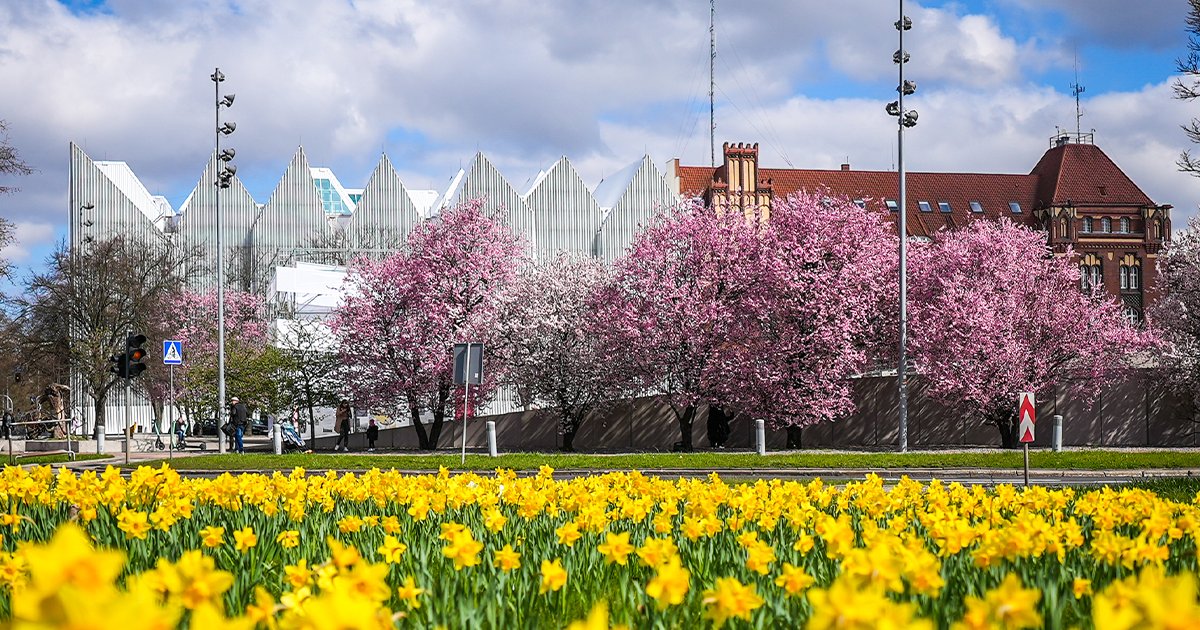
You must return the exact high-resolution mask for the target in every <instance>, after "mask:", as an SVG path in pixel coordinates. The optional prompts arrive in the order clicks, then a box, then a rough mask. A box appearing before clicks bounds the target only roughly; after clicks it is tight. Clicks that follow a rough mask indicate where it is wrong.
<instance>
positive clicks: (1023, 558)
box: [0, 467, 1200, 630]
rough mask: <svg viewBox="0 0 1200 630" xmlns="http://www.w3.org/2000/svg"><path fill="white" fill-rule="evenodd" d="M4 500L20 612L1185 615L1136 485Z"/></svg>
mask: <svg viewBox="0 0 1200 630" xmlns="http://www.w3.org/2000/svg"><path fill="white" fill-rule="evenodd" d="M1198 499H1200V497H1198ZM0 509H2V510H3V513H0V532H2V533H3V540H2V543H0V548H2V549H3V551H2V552H0V620H3V621H2V623H3V625H5V626H7V627H12V628H65V627H71V628H118V629H120V630H137V629H140V628H163V629H165V628H176V627H180V628H195V629H203V630H209V629H220V628H256V627H257V628H282V629H290V628H312V629H317V628H393V627H401V628H410V627H415V628H434V627H446V628H513V629H517V628H563V627H571V628H608V627H610V624H611V625H613V626H627V627H636V628H643V627H645V628H699V627H706V626H714V627H722V626H724V627H756V628H762V627H807V628H888V627H892V628H902V627H918V628H935V627H936V628H954V629H958V628H965V629H971V628H997V627H999V628H1023V627H1043V626H1046V627H1053V628H1065V627H1096V628H1102V629H1107V628H1132V627H1168V626H1167V624H1168V623H1170V624H1174V625H1173V626H1170V627H1181V628H1183V627H1200V604H1198V603H1197V545H1196V540H1197V534H1198V533H1200V504H1198V502H1197V500H1193V501H1192V502H1191V503H1186V504H1185V503H1177V502H1173V501H1167V500H1163V499H1160V498H1158V497H1156V496H1155V495H1154V494H1153V493H1151V492H1147V491H1145V490H1119V491H1114V490H1111V489H1107V488H1105V489H1101V490H1093V491H1086V492H1083V491H1076V490H1072V489H1047V488H1042V487H1036V486H1035V487H1032V488H1029V489H1023V488H1014V487H1011V486H999V487H997V488H995V489H993V490H988V489H984V488H982V487H963V486H961V485H958V484H949V485H945V484H942V483H939V482H933V483H930V484H927V485H922V484H920V483H917V482H913V481H910V480H907V479H905V480H903V481H901V482H900V483H898V484H896V486H895V487H893V488H890V489H889V488H885V487H884V486H883V483H882V482H881V480H880V479H879V478H877V477H874V476H870V477H867V478H866V479H865V480H864V481H862V482H856V483H850V484H847V485H846V486H845V487H840V488H839V487H832V486H827V485H824V484H822V483H821V481H819V480H818V481H813V482H811V483H807V484H806V483H795V482H781V481H760V482H757V483H754V484H741V485H727V484H725V483H724V482H723V481H721V479H719V478H718V477H717V476H716V475H711V476H709V477H708V478H705V479H683V480H679V481H665V480H659V479H655V478H650V477H646V476H644V475H642V474H639V473H637V472H633V473H611V474H606V475H600V476H590V477H580V478H575V479H570V480H565V481H556V480H555V479H554V477H553V471H552V470H550V469H549V468H543V469H542V471H541V472H540V473H539V474H538V475H536V476H532V477H518V476H517V475H516V474H515V473H513V472H512V471H505V470H498V471H496V473H495V474H494V475H486V476H484V475H476V474H462V475H451V474H449V473H448V471H445V470H443V471H441V472H440V473H439V474H437V475H425V476H406V475H402V474H399V473H396V472H394V471H392V472H384V471H379V470H371V471H368V472H366V473H364V474H361V475H356V474H345V475H340V476H339V475H336V474H333V473H330V474H328V475H322V476H309V475H307V474H306V473H305V472H304V471H303V470H299V469H297V470H295V471H293V472H292V473H291V474H287V475H285V474H281V473H276V474H274V475H271V476H265V475H255V474H246V475H239V476H232V475H222V476H220V477H218V478H216V479H183V478H180V477H179V476H178V475H177V474H176V473H175V472H174V471H172V470H170V469H169V468H166V467H163V468H159V469H151V468H139V469H137V470H136V471H134V472H133V473H132V474H131V475H130V477H129V478H128V479H125V478H122V477H121V475H120V473H119V471H117V470H115V469H112V468H110V469H109V470H107V471H105V472H104V473H103V474H100V475H97V474H95V473H90V472H89V473H83V474H81V475H75V474H74V473H72V472H70V471H68V470H65V469H60V470H59V471H58V473H57V474H56V473H54V472H53V471H52V470H51V469H50V468H48V467H41V468H35V469H33V470H24V469H20V468H6V469H5V470H4V472H3V474H2V475H0Z"/></svg>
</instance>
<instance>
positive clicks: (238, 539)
mask: <svg viewBox="0 0 1200 630" xmlns="http://www.w3.org/2000/svg"><path fill="white" fill-rule="evenodd" d="M256 545H258V536H256V535H255V534H254V529H252V528H251V527H250V526H246V527H243V528H241V529H239V530H237V531H236V532H233V546H234V548H236V549H237V550H238V551H240V552H242V553H246V552H247V551H249V550H250V549H252V548H254V547H255V546H256Z"/></svg>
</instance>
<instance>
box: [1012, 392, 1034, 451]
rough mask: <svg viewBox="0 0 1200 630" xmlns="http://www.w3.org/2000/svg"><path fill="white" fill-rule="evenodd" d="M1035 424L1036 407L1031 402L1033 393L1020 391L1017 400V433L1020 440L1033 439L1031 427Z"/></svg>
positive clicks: (1028, 440) (1027, 440)
mask: <svg viewBox="0 0 1200 630" xmlns="http://www.w3.org/2000/svg"><path fill="white" fill-rule="evenodd" d="M1035 424H1037V409H1036V408H1035V407H1034V404H1033V393H1032V392H1022V393H1021V395H1020V398H1019V399H1018V400H1017V435H1019V436H1020V437H1021V442H1026V443H1028V442H1032V441H1033V427H1034V425H1035Z"/></svg>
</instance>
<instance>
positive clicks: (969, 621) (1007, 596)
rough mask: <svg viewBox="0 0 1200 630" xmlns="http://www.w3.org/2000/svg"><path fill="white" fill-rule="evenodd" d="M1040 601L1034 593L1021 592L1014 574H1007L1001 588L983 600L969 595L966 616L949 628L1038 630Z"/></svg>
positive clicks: (963, 629)
mask: <svg viewBox="0 0 1200 630" xmlns="http://www.w3.org/2000/svg"><path fill="white" fill-rule="evenodd" d="M1041 598H1042V594H1041V593H1040V592H1038V591H1037V590H1034V589H1027V588H1024V587H1023V586H1022V585H1021V579H1020V578H1018V577H1017V574H1015V573H1009V574H1008V575H1006V576H1004V581H1003V582H1001V583H1000V586H997V587H996V588H994V589H992V590H990V591H988V592H987V593H984V595H983V599H980V598H978V597H975V596H973V595H968V596H967V598H966V600H965V603H966V605H967V614H966V615H964V616H963V620H962V621H960V622H958V623H955V624H954V625H952V626H951V628H953V629H954V630H966V629H972V630H973V629H974V628H1004V629H1005V630H1013V629H1015V628H1040V627H1041V626H1042V615H1041V613H1039V612H1038V611H1037V603H1038V601H1039V600H1040V599H1041Z"/></svg>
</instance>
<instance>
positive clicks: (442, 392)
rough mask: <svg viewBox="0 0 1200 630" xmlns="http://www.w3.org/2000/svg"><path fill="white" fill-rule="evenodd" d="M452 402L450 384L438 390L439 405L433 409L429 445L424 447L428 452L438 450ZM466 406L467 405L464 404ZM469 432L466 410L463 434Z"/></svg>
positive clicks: (464, 411) (464, 412)
mask: <svg viewBox="0 0 1200 630" xmlns="http://www.w3.org/2000/svg"><path fill="white" fill-rule="evenodd" d="M449 401H450V384H449V383H445V384H443V385H442V386H441V387H439V388H438V399H437V404H436V405H434V407H433V423H432V424H430V426H429V444H428V445H426V446H423V447H421V448H424V449H425V450H427V451H433V450H437V447H438V440H440V439H441V437H442V425H443V424H444V423H445V422H446V403H448V402H449ZM464 404H466V403H464ZM466 430H467V421H466V410H465V408H464V410H463V432H464V433H465V432H466Z"/></svg>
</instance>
